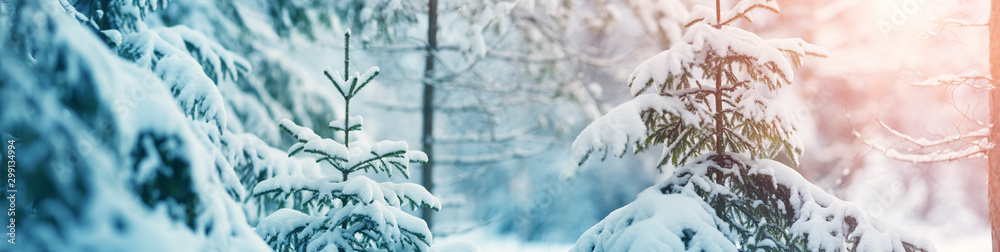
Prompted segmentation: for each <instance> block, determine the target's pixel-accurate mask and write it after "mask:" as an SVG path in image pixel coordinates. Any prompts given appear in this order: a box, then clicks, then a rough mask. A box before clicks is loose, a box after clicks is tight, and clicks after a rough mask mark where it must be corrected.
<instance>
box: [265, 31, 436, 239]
mask: <svg viewBox="0 0 1000 252" xmlns="http://www.w3.org/2000/svg"><path fill="white" fill-rule="evenodd" d="M345 36H346V37H345V50H344V54H345V57H346V59H345V67H344V72H345V73H347V72H348V71H349V70H350V69H349V68H348V66H349V64H347V63H348V59H349V57H350V56H349V55H350V50H349V48H350V47H349V46H348V45H349V38H350V32H348V33H347V34H346V35H345ZM378 73H379V70H378V68H377V67H372V68H371V69H369V70H368V71H367V72H365V73H364V74H360V73H357V72H355V74H353V75H350V76H348V77H347V78H346V79H345V78H344V77H342V76H341V74H340V73H339V72H333V73H331V72H330V71H329V70H328V71H325V72H324V74H326V77H327V78H328V79H329V80H330V81H331V82H332V83H333V86H334V88H336V89H337V92H338V93H339V94H340V95H341V96H342V97H343V98H344V101H345V106H344V116H345V117H346V119H343V120H334V121H332V122H330V125H329V127H330V128H331V129H333V130H334V132H337V133H340V132H343V139H342V140H343V142H337V141H335V140H334V139H330V138H322V137H320V136H318V135H316V133H314V132H313V131H312V130H311V129H309V128H305V127H301V126H298V125H296V124H295V123H294V122H292V121H290V120H287V119H286V120H282V121H281V124H280V127H281V129H282V130H284V131H285V132H286V133H288V134H290V135H291V136H292V137H293V138H295V139H296V141H297V142H296V143H295V144H293V145H292V146H291V148H289V150H288V155H289V156H306V157H311V158H313V159H315V160H316V162H317V163H319V164H320V165H321V166H322V169H323V171H324V172H325V173H326V174H323V176H320V177H306V176H296V175H278V176H275V177H273V178H270V179H267V180H264V181H262V182H260V183H258V184H257V185H256V187H255V188H254V190H253V193H254V195H255V196H258V197H264V198H271V199H284V200H283V201H280V204H282V207H285V208H284V209H280V210H278V211H276V212H274V213H273V214H271V215H269V216H267V217H265V218H263V219H261V221H260V223H259V224H258V225H257V233H258V234H260V235H261V236H262V237H264V239H265V240H266V241H267V242H268V244H270V245H271V246H272V247H273V248H274V249H275V250H278V251H338V250H339V251H367V250H371V249H379V250H388V251H427V250H428V248H429V246H430V244H431V241H432V235H431V232H430V230H429V229H428V228H427V224H426V223H425V222H424V221H423V220H421V219H419V218H417V217H414V216H411V215H409V214H408V213H406V212H403V211H402V207H404V206H407V205H409V206H410V207H411V208H412V209H416V208H418V207H425V208H430V209H434V210H437V209H440V207H441V202H440V201H439V200H438V199H437V198H435V197H434V196H433V195H431V194H430V193H429V192H428V191H427V190H426V189H424V188H423V187H422V186H420V185H417V184H413V183H392V182H382V183H378V182H375V181H374V180H372V179H370V178H368V177H366V176H365V175H364V173H368V172H370V173H385V174H386V175H388V176H390V177H391V176H392V175H397V174H401V175H403V176H404V177H406V178H409V164H410V163H422V162H426V161H427V156H426V155H425V154H424V153H423V152H420V151H413V150H409V148H408V146H407V144H406V142H394V141H380V142H377V143H375V144H373V145H368V144H366V143H363V142H359V141H358V142H352V141H351V138H350V136H351V132H352V131H360V130H361V126H362V123H363V120H362V117H361V116H353V117H352V116H350V104H351V99H352V98H354V97H355V96H356V95H357V94H358V92H359V91H360V90H361V89H363V88H364V87H365V86H366V85H368V84H369V83H371V82H372V80H373V79H374V78H375V76H377V75H378Z"/></svg>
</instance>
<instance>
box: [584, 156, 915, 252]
mask: <svg viewBox="0 0 1000 252" xmlns="http://www.w3.org/2000/svg"><path fill="white" fill-rule="evenodd" d="M713 160H724V162H725V163H727V164H728V165H727V166H729V167H727V168H723V166H722V165H719V164H718V163H716V161H713ZM720 178H721V181H720V180H719V179H720ZM723 199H724V200H723ZM723 201H724V202H725V203H720V202H723ZM716 208H723V210H722V212H723V214H722V215H721V216H717V215H715V214H716V213H718V212H719V211H717V210H716ZM737 244H739V245H740V246H741V247H742V248H746V249H747V250H749V251H761V250H763V251H806V250H807V251H900V252H902V251H934V247H933V245H932V244H930V243H929V241H927V240H926V239H923V238H920V237H917V236H914V235H912V234H909V233H907V232H906V231H904V230H901V229H899V228H897V227H895V226H893V225H890V224H887V223H884V222H882V221H879V220H877V219H874V218H872V217H871V216H870V215H868V214H867V213H865V212H864V211H863V210H861V208H860V207H858V206H857V205H854V204H851V203H849V202H845V201H843V200H840V199H838V198H836V197H835V196H833V195H830V194H829V193H827V192H825V191H823V190H822V189H820V188H819V187H817V186H815V185H813V184H812V183H810V182H809V181H807V180H806V179H805V178H803V177H802V176H801V175H800V174H799V173H798V172H796V171H795V170H794V169H792V168H790V167H788V166H785V165H783V164H781V163H778V162H776V161H771V160H751V159H750V158H749V157H747V156H743V155H740V154H736V153H728V154H726V155H725V156H724V157H723V158H721V159H720V158H718V156H716V155H705V156H702V157H700V158H698V159H697V160H694V161H692V162H690V163H688V164H687V165H684V166H681V167H678V169H677V170H676V171H675V173H674V174H673V176H671V177H669V178H668V179H666V180H664V181H661V182H659V183H657V184H656V185H654V186H652V187H650V188H649V189H646V190H645V191H643V192H642V193H640V194H639V196H638V197H637V198H636V200H635V201H634V202H632V203H630V204H629V205H627V206H625V207H623V208H621V209H618V210H616V211H615V212H613V213H611V214H610V215H609V216H608V217H607V218H606V219H604V220H602V221H601V222H600V223H598V224H597V225H595V226H594V227H592V228H591V229H590V230H588V231H587V232H585V233H584V235H583V236H581V238H580V240H578V241H577V243H576V245H575V247H574V248H573V249H572V250H571V251H606V250H617V249H620V248H621V246H626V248H632V249H638V248H643V249H649V250H655V251H671V250H672V251H737V247H736V245H737ZM625 250H628V249H625Z"/></svg>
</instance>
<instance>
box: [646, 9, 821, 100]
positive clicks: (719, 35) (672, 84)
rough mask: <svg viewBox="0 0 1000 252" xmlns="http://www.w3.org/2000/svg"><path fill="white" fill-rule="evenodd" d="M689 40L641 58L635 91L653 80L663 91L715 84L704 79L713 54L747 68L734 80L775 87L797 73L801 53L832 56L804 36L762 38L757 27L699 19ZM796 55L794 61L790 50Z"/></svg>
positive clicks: (740, 83) (785, 82) (686, 35)
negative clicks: (750, 28) (752, 29)
mask: <svg viewBox="0 0 1000 252" xmlns="http://www.w3.org/2000/svg"><path fill="white" fill-rule="evenodd" d="M682 42H683V43H678V44H675V45H674V46H672V47H671V48H670V49H668V50H666V51H663V52H661V53H660V54H657V55H656V56H653V57H652V58H650V59H648V60H646V61H645V62H643V63H642V64H640V65H639V66H638V67H636V69H635V70H634V71H633V72H632V74H630V75H629V77H628V81H629V85H630V86H631V92H632V95H638V94H639V93H642V92H643V91H645V90H646V89H647V88H648V87H650V86H653V87H655V90H656V91H657V92H664V91H665V90H678V89H684V88H691V87H698V86H702V85H711V86H712V87H713V88H714V82H707V81H704V79H702V78H705V76H704V75H705V74H706V72H705V71H704V70H703V69H702V68H703V64H702V62H703V61H704V60H705V59H710V58H712V57H718V58H721V59H722V61H723V62H719V63H716V64H719V65H728V64H727V62H728V63H735V64H739V65H741V66H742V67H743V68H744V69H745V70H744V71H746V74H745V76H744V77H737V78H738V79H737V81H736V82H735V83H731V84H733V85H737V86H740V85H749V83H750V82H747V81H745V80H753V81H754V82H761V83H764V84H765V85H767V86H768V88H769V89H771V90H774V89H776V88H778V87H780V86H782V85H784V84H787V83H789V82H790V81H791V80H792V79H793V72H792V70H793V67H797V66H799V65H801V58H802V57H804V56H806V55H810V56H821V57H822V56H826V54H827V52H826V50H825V49H823V48H821V47H819V46H816V45H812V44H809V43H806V42H805V41H803V40H801V39H768V40H765V39H761V38H760V37H759V36H757V35H756V34H754V33H751V32H748V31H745V30H742V29H739V28H735V27H729V26H724V27H722V28H715V27H712V26H710V25H706V24H694V25H692V26H691V27H690V28H689V29H688V32H687V34H685V35H684V38H683V40H682ZM786 54H788V55H789V56H791V59H792V62H791V63H789V61H788V59H786V58H785V55H786Z"/></svg>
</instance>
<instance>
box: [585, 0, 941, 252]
mask: <svg viewBox="0 0 1000 252" xmlns="http://www.w3.org/2000/svg"><path fill="white" fill-rule="evenodd" d="M755 9H764V10H768V11H771V12H774V13H777V12H778V6H777V3H776V2H775V1H774V0H745V1H738V2H737V3H736V4H735V6H734V7H733V8H731V9H728V10H724V9H722V6H720V1H718V0H716V1H715V8H714V9H713V8H709V7H705V6H695V7H694V8H693V9H692V12H691V15H690V16H689V18H688V20H689V22H688V24H687V27H688V30H687V32H686V34H685V35H684V37H683V39H682V41H681V43H677V44H674V45H673V46H672V47H671V48H670V49H668V50H666V51H664V52H662V53H660V54H658V55H656V56H654V57H653V58H651V59H649V60H647V61H646V62H644V63H643V64H641V65H640V66H639V67H637V68H636V69H635V71H633V72H632V74H631V75H630V76H629V79H628V81H629V85H630V86H631V93H632V94H633V95H634V96H635V98H634V99H632V100H630V101H627V102H625V103H624V104H622V105H619V106H618V107H616V108H615V109H613V110H612V111H610V112H609V113H608V114H607V115H605V116H604V117H602V118H600V119H598V120H597V121H595V122H594V123H592V124H591V125H589V126H588V127H587V128H586V129H584V130H583V132H581V133H580V135H579V136H578V138H577V140H576V141H574V143H573V154H574V156H575V157H576V158H578V160H579V161H580V163H583V162H585V161H586V160H587V159H588V158H589V157H591V156H594V155H598V156H600V157H601V158H602V159H603V158H604V157H606V156H607V153H608V152H612V153H614V154H615V155H618V156H621V155H624V154H625V152H626V151H627V149H628V148H629V147H631V148H632V149H633V150H634V151H635V152H636V153H637V152H641V151H645V150H648V149H650V148H651V147H653V146H655V145H662V147H663V154H662V155H661V158H660V161H659V164H658V166H657V168H658V169H660V171H661V172H662V171H663V170H662V168H663V167H665V166H668V165H674V166H677V168H676V170H674V171H673V174H672V175H671V176H670V177H668V178H667V179H665V180H663V181H661V182H659V183H657V184H656V185H654V186H653V187H650V188H649V189H647V190H645V191H643V192H642V193H640V194H639V196H638V197H637V199H636V200H635V201H634V202H633V203H631V204H629V205H626V206H625V207H622V208H621V209H618V210H616V211H614V212H612V213H611V214H610V215H609V216H608V217H607V218H605V219H604V220H602V221H601V222H600V223H598V224H597V225H595V226H594V227H592V228H591V229H589V230H588V231H587V232H586V233H584V234H583V235H582V236H581V237H580V239H579V240H578V241H577V243H576V246H575V247H574V248H573V251H630V250H643V251H705V250H707V251H738V250H739V251H744V250H751V251H757V250H763V251H929V250H933V246H932V245H930V244H928V242H926V241H925V240H922V239H919V238H916V237H913V236H911V235H909V234H907V233H906V232H903V231H901V230H897V229H896V228H894V227H892V226H890V225H886V224H884V223H882V222H880V221H878V220H875V219H872V218H871V217H870V216H869V215H868V214H866V213H865V212H864V211H862V210H861V209H860V208H858V207H857V206H855V205H853V204H850V203H847V202H844V201H842V200H840V199H837V198H836V197H834V196H832V195H830V194H828V193H826V192H825V191H823V190H822V189H820V188H818V187H816V186H815V185H813V184H811V183H810V182H809V181H807V180H805V179H804V178H803V177H802V176H801V175H799V174H798V173H797V172H796V171H795V170H794V169H792V168H789V167H788V166H785V165H784V164H781V163H778V162H775V161H771V160H768V159H767V158H771V157H774V156H775V155H776V154H778V153H779V152H781V151H782V150H784V152H785V153H786V154H787V155H788V156H789V157H790V158H791V159H792V160H793V162H796V161H795V160H797V156H798V155H800V154H801V153H802V148H801V147H800V146H801V143H800V142H799V140H798V139H797V138H796V137H795V136H794V135H793V133H794V131H795V125H794V124H793V121H792V120H791V118H790V117H789V116H788V115H787V112H786V111H785V110H784V109H783V108H782V107H781V106H780V104H777V103H775V102H774V101H773V100H772V99H769V98H767V95H768V94H769V93H771V92H774V91H776V90H777V89H778V88H780V87H782V86H784V85H788V84H790V83H791V81H792V79H793V75H792V71H793V67H798V66H799V65H800V64H801V62H802V58H803V57H805V56H825V55H826V52H825V50H823V49H822V48H819V47H817V46H814V45H811V44H808V43H806V42H804V41H802V40H801V39H797V38H793V39H762V38H760V37H759V36H757V35H756V34H754V33H751V32H748V31H745V30H742V29H740V28H736V27H733V26H731V24H732V23H733V22H735V21H738V20H740V19H745V20H747V21H750V20H751V16H750V12H751V11H753V10H755ZM786 57H788V59H786ZM789 59H790V61H789Z"/></svg>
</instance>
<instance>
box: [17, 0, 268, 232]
mask: <svg viewBox="0 0 1000 252" xmlns="http://www.w3.org/2000/svg"><path fill="white" fill-rule="evenodd" d="M5 7H7V8H11V10H12V11H13V12H12V13H13V15H9V16H5V19H4V20H3V21H2V22H4V23H3V24H2V27H3V29H4V30H5V34H7V32H10V33H9V34H11V35H9V36H4V37H3V38H2V42H0V43H2V44H3V47H5V48H10V50H4V51H3V52H2V55H0V57H3V60H0V62H3V63H0V64H3V67H0V68H2V70H0V71H4V74H3V76H4V78H3V79H2V85H0V87H2V89H3V92H2V93H3V94H4V99H2V100H3V105H2V106H0V108H3V109H2V110H0V111H2V112H0V118H3V120H2V128H3V129H4V130H5V131H8V130H10V131H9V132H10V134H11V135H13V136H15V137H17V139H16V140H17V142H18V145H17V148H19V149H20V153H21V155H19V156H18V160H17V161H18V165H17V168H18V175H19V176H18V177H17V178H18V182H19V183H18V185H17V188H16V189H17V190H18V194H17V197H18V198H17V202H18V205H17V208H15V209H16V216H17V219H18V223H17V224H18V227H20V228H19V229H18V230H17V232H18V233H17V235H18V237H19V238H21V240H18V241H17V243H16V245H15V244H8V243H4V244H5V245H7V246H17V248H18V249H22V248H23V249H27V250H44V251H85V250H101V251H130V250H134V249H135V248H137V247H145V248H150V249H152V250H158V251H192V250H218V251H268V250H269V249H268V248H267V246H266V244H264V243H263V242H262V241H261V240H260V238H259V237H258V236H256V234H254V232H253V230H252V228H251V227H250V226H249V225H248V223H247V221H246V219H245V217H244V214H243V211H242V210H241V207H240V203H239V202H240V200H241V198H240V197H241V196H242V195H244V194H245V190H244V189H243V187H242V186H241V185H240V184H239V183H238V181H236V174H235V173H234V172H233V169H232V168H231V166H229V164H228V161H227V160H226V159H224V158H223V155H222V153H221V152H220V151H219V149H218V147H217V145H216V144H217V141H218V137H219V135H220V134H221V133H220V132H219V131H220V130H221V128H220V127H221V126H219V124H218V123H219V120H221V121H222V123H223V125H224V120H225V118H224V116H223V117H218V116H219V115H220V114H219V113H218V112H219V111H221V109H222V108H220V107H214V108H213V107H212V106H210V105H206V106H197V105H195V104H194V103H201V102H198V101H205V100H206V99H218V94H217V93H214V92H213V90H214V85H212V84H211V81H210V80H208V78H207V77H205V76H206V75H205V74H204V73H203V72H202V71H201V70H202V68H201V67H198V66H199V65H198V64H197V62H196V61H194V60H190V61H185V60H186V59H191V56H190V55H188V54H183V53H177V51H176V49H171V48H166V47H161V49H162V50H169V51H170V52H173V53H175V54H173V55H171V56H170V57H174V58H176V59H178V60H175V61H173V62H171V61H170V60H169V59H163V60H162V61H161V62H160V64H159V66H160V67H161V68H160V69H157V70H158V71H157V70H153V69H149V68H148V66H145V67H144V66H143V65H141V64H134V63H132V62H128V61H126V60H124V59H122V58H119V57H117V56H116V55H115V54H114V53H113V52H112V51H111V50H109V49H108V47H107V46H106V45H105V42H104V41H101V40H100V39H99V38H98V37H96V36H94V34H93V33H91V32H90V31H89V30H88V29H87V28H85V26H82V25H81V23H80V21H82V20H86V18H85V17H84V16H83V15H67V14H74V13H76V12H75V11H74V10H73V8H72V6H70V5H66V4H65V3H60V2H59V1H20V2H15V3H11V4H8V5H6V6H5ZM5 13H6V12H5ZM77 14H78V13H77ZM84 23H86V22H84ZM139 29H141V26H140V28H139ZM178 61H180V62H178ZM190 67H194V69H193V70H189V69H190ZM161 69H162V70H161ZM184 71H191V72H184ZM177 78H195V80H197V81H190V82H178V81H175V82H171V81H170V80H172V79H177ZM198 78H204V80H207V82H200V81H201V80H199V79H198ZM187 84H190V85H192V86H191V87H186V85H187ZM205 84H207V85H209V86H211V87H212V88H210V89H205V88H204V87H203V86H198V85H205ZM171 90H173V91H174V92H171ZM172 93H173V94H174V95H173V96H172V95H171V94H172ZM183 99H188V100H187V101H191V102H192V103H186V104H185V102H184V100H183ZM215 102H218V100H216V101H215ZM206 104H213V106H214V105H219V103H213V102H206ZM185 107H187V108H185ZM201 108H205V110H202V109H201ZM206 111H211V112H208V113H206ZM213 113H214V114H213ZM206 115H210V116H208V117H206ZM186 117H188V118H192V119H194V118H198V119H194V120H192V119H188V118H186ZM209 117H211V118H212V119H211V120H201V118H209ZM11 189H15V188H11ZM15 250H17V249H15Z"/></svg>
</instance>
